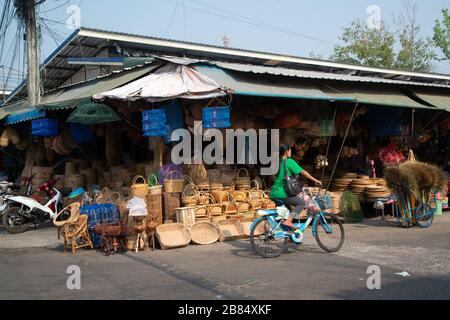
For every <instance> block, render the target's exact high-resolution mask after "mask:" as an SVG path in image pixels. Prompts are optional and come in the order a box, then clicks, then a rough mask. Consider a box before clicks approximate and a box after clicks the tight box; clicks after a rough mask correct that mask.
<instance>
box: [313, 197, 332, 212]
mask: <svg viewBox="0 0 450 320" xmlns="http://www.w3.org/2000/svg"><path fill="white" fill-rule="evenodd" d="M316 202H317V204H318V205H319V208H320V210H328V209H333V200H332V199H331V196H330V195H329V194H325V195H323V196H319V197H317V199H316Z"/></svg>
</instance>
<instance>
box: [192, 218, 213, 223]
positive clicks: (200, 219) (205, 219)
mask: <svg viewBox="0 0 450 320" xmlns="http://www.w3.org/2000/svg"><path fill="white" fill-rule="evenodd" d="M197 222H211V218H210V217H202V218H195V223H197Z"/></svg>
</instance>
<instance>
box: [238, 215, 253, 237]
mask: <svg viewBox="0 0 450 320" xmlns="http://www.w3.org/2000/svg"><path fill="white" fill-rule="evenodd" d="M253 221H255V219H253V218H243V219H241V220H239V222H240V223H241V224H242V228H243V229H244V235H245V237H250V229H251V227H252V224H253Z"/></svg>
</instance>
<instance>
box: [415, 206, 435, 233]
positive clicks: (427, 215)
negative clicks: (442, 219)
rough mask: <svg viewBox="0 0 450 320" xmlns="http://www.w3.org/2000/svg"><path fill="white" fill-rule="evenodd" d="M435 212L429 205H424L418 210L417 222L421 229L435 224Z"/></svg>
mask: <svg viewBox="0 0 450 320" xmlns="http://www.w3.org/2000/svg"><path fill="white" fill-rule="evenodd" d="M433 217H434V210H433V208H431V206H430V205H429V204H426V203H422V204H421V205H420V206H419V207H418V208H417V210H416V214H415V220H416V223H417V224H418V225H419V227H421V228H428V227H430V226H431V224H432V223H433Z"/></svg>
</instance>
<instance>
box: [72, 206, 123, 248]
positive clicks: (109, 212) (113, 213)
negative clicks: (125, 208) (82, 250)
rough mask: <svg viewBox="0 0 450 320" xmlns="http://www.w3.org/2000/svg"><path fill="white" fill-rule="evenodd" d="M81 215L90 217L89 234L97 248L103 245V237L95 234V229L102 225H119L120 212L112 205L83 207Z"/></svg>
mask: <svg viewBox="0 0 450 320" xmlns="http://www.w3.org/2000/svg"><path fill="white" fill-rule="evenodd" d="M80 214H86V215H87V216H88V232H89V236H90V237H91V240H92V243H93V245H94V246H95V247H100V246H101V245H102V242H101V236H99V235H97V234H95V232H94V227H95V226H96V225H98V224H100V223H119V222H120V212H119V209H118V208H117V206H116V205H114V204H110V203H104V204H95V205H91V206H82V207H81V208H80Z"/></svg>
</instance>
